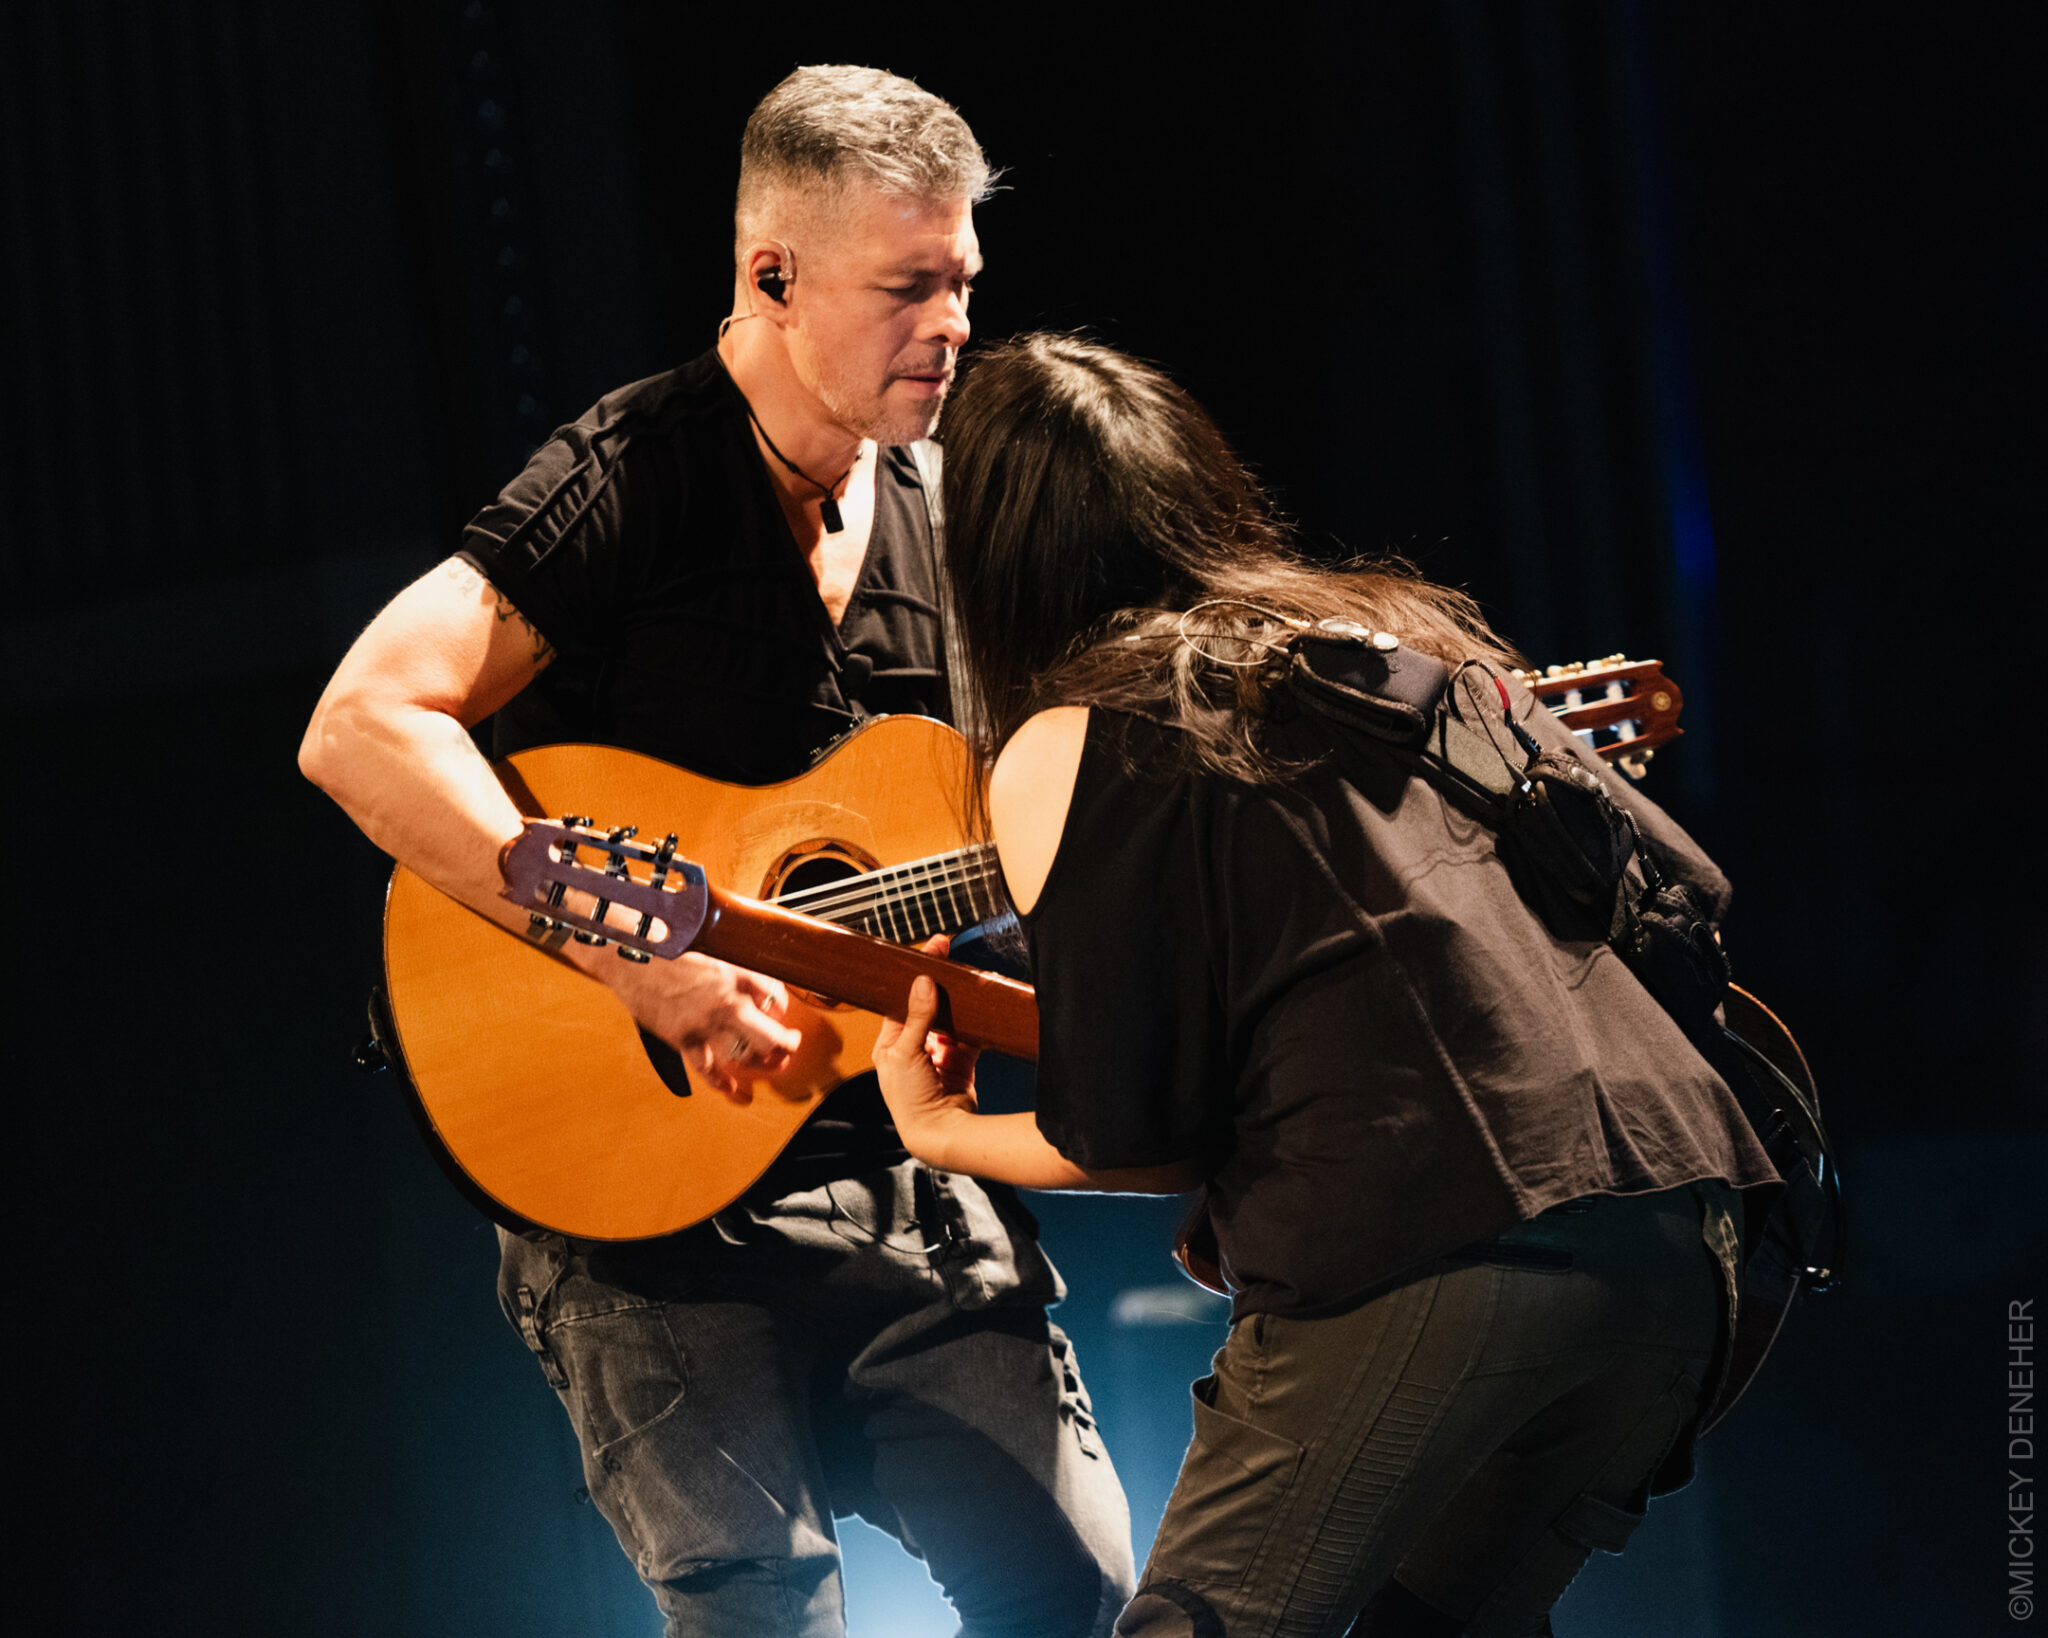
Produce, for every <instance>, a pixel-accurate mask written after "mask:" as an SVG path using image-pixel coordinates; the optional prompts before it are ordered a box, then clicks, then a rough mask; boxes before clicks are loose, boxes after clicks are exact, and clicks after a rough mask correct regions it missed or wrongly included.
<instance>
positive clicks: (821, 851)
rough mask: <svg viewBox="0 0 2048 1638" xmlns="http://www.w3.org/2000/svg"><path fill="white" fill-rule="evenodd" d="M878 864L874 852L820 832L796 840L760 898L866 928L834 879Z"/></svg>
mask: <svg viewBox="0 0 2048 1638" xmlns="http://www.w3.org/2000/svg"><path fill="white" fill-rule="evenodd" d="M880 868H881V861H880V860H879V859H877V858H875V857H874V855H873V854H870V853H866V852H863V851H862V850H861V849H859V848H856V847H852V846H850V845H849V844H847V843H845V842H841V841H837V840H834V839H833V838H831V837H828V836H820V837H816V838H814V839H812V840H811V841H808V842H799V843H797V844H796V846H794V847H792V848H789V849H788V850H786V851H785V852H784V853H783V854H782V856H781V857H780V858H778V859H777V860H776V861H775V863H774V864H773V865H771V866H770V867H769V870H768V876H767V879H766V880H765V881H764V882H763V883H762V884H761V897H762V898H764V899H774V900H780V901H784V902H786V903H787V904H788V906H789V908H790V909H792V910H801V911H802V912H803V913H804V914H805V915H807V916H818V917H821V918H822V919H824V920H826V921H836V922H839V923H841V924H842V925H844V926H848V927H855V928H859V929H860V930H861V931H863V932H865V931H868V930H869V929H868V927H867V926H866V924H865V922H864V921H863V918H862V916H861V914H860V910H859V907H858V906H856V905H853V904H851V903H849V902H848V901H847V900H846V899H844V898H841V897H840V896H838V895H836V894H834V893H833V892H832V891H831V889H832V887H833V886H834V884H836V883H839V882H847V881H851V880H853V879H854V878H855V877H856V876H865V875H867V874H869V873H870V872H871V871H875V870H879V869H880ZM789 993H790V994H791V995H794V996H797V997H798V998H800V999H801V1000H803V1001H806V1002H808V1003H809V1004H810V1005H811V1006H814V1007H817V1008H819V1009H821V1010H824V1011H830V1012H844V1011H847V1010H848V1009H847V1007H846V1006H845V1005H844V1004H843V1003H841V1002H838V1001H829V1000H827V999H826V998H825V997H824V996H822V995H817V994H815V993H813V992H812V991H810V990H799V989H796V988H794V987H792V988H791V990H790V992H789Z"/></svg>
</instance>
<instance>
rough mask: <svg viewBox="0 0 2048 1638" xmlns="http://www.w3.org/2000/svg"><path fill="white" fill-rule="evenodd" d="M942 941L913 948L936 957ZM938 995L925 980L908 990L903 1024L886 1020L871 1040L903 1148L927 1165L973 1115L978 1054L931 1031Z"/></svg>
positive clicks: (877, 1072) (941, 951) (940, 952)
mask: <svg viewBox="0 0 2048 1638" xmlns="http://www.w3.org/2000/svg"><path fill="white" fill-rule="evenodd" d="M947 943H948V941H947V940H946V939H944V938H934V939H929V940H927V941H926V942H925V943H924V944H922V945H920V946H919V948H920V949H922V950H924V952H925V953H926V954H927V955H938V956H942V955H944V954H945V953H946V947H947ZM938 1011H939V991H938V986H937V985H935V984H934V983H933V982H932V981H931V980H930V979H929V978H920V979H918V980H916V981H915V982H914V983H913V984H912V985H911V986H910V999H909V1002H908V1004H907V1005H906V1007H905V1008H904V1014H903V1021H902V1022H901V1023H900V1024H899V1023H898V1022H896V1020H894V1019H893V1018H892V1019H886V1020H884V1021H883V1024H882V1031H881V1034H879V1035H878V1036H877V1037H876V1038H875V1052H874V1058H875V1078H876V1079H877V1080H878V1081H880V1082H881V1085H882V1098H883V1100H884V1101H885V1102H886V1103H887V1104H888V1105H889V1113H890V1115H891V1117H892V1118H893V1119H894V1120H895V1122H896V1133H897V1136H899V1137H900V1138H902V1139H903V1146H904V1147H905V1148H906V1149H908V1150H909V1151H910V1152H911V1153H912V1154H914V1155H916V1156H917V1158H918V1159H920V1160H923V1161H925V1162H926V1163H927V1164H932V1165H939V1164H942V1163H941V1162H940V1161H939V1160H938V1159H937V1156H936V1153H935V1150H936V1148H937V1147H938V1144H939V1142H940V1141H941V1140H942V1139H943V1136H944V1134H945V1133H946V1132H948V1131H949V1130H956V1129H957V1127H956V1123H957V1122H959V1121H961V1120H963V1119H966V1118H969V1117H971V1116H973V1115H974V1113H975V1111H976V1107H977V1105H976V1103H975V1096H974V1064H975V1060H976V1059H977V1058H979V1057H980V1055H981V1054H980V1052H979V1051H978V1050H977V1049H975V1048H973V1047H970V1046H967V1045H965V1044H964V1043H962V1042H959V1041H956V1040H954V1039H953V1038H952V1037H951V1036H950V1035H944V1034H941V1033H939V1032H937V1031H935V1030H933V1028H932V1022H933V1020H934V1019H935V1018H937V1016H938Z"/></svg>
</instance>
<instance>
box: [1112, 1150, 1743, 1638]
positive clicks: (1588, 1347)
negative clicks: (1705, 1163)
mask: <svg viewBox="0 0 2048 1638" xmlns="http://www.w3.org/2000/svg"><path fill="white" fill-rule="evenodd" d="M1731 1199H1732V1196H1730V1195H1728V1193H1727V1191H1723V1190H1721V1189H1719V1188H1718V1187H1717V1186H1712V1185H1709V1186H1704V1187H1702V1188H1699V1189H1697V1190H1695V1189H1678V1190H1673V1191H1669V1192H1666V1193H1663V1194H1654V1195H1646V1196H1636V1197H1633V1198H1627V1199H1616V1198H1612V1197H1608V1198H1598V1199H1593V1200H1589V1201H1573V1202H1571V1203H1570V1204H1569V1205H1567V1206H1563V1207H1558V1208H1555V1209H1554V1210H1552V1211H1550V1212H1546V1213H1544V1214H1543V1215H1542V1216H1540V1217H1536V1218H1533V1219H1531V1220H1530V1221H1528V1222H1526V1223H1523V1224H1521V1225H1520V1226H1519V1227H1518V1228H1515V1229H1512V1230H1510V1231H1509V1232H1508V1233H1506V1234H1504V1235H1502V1236H1500V1237H1499V1239H1498V1240H1495V1241H1491V1242H1487V1243H1485V1244H1483V1245H1479V1246H1473V1247H1468V1248H1465V1249H1464V1250H1463V1251H1461V1252H1459V1253H1457V1254H1454V1255H1453V1256H1450V1257H1446V1258H1442V1259H1440V1260H1439V1261H1438V1262H1436V1263H1433V1264H1431V1265H1429V1266H1427V1267H1425V1268H1423V1269H1421V1270H1419V1271H1417V1272H1416V1273H1414V1274H1413V1275H1410V1276H1408V1277H1407V1278H1405V1279H1403V1280H1401V1281H1399V1282H1397V1283H1396V1284H1394V1285H1393V1286H1392V1287H1391V1288H1389V1289H1387V1290H1385V1291H1383V1292H1381V1293H1379V1294H1378V1295H1376V1296H1374V1297H1372V1298H1371V1300H1369V1301H1367V1302H1365V1303H1363V1304H1361V1305H1360V1306H1359V1307H1357V1308H1354V1309H1352V1310H1350V1311H1349V1312H1347V1313H1342V1314H1337V1315H1332V1316H1329V1317H1324V1318H1315V1319H1299V1318H1286V1317H1281V1316H1278V1315H1255V1316H1252V1317H1251V1318H1248V1319H1244V1320H1241V1321H1239V1322H1238V1323H1237V1324H1236V1325H1235V1326H1234V1327H1232V1330H1231V1334H1230V1338H1229V1340H1228V1341H1227V1342H1226V1343H1225V1344H1224V1347H1223V1349H1222V1351H1221V1352H1220V1353H1218V1354H1217V1356H1216V1366H1215V1374H1214V1375H1213V1376H1210V1377H1207V1378H1205V1379H1203V1380H1202V1381H1201V1382H1198V1383H1196V1384H1195V1436H1194V1441H1193V1443H1192V1444H1191V1445H1190V1446H1189V1448H1188V1454H1187V1458H1186V1461H1185V1462H1184V1463H1183V1465H1182V1467H1181V1473H1180V1479H1179V1482H1178V1483H1177V1484H1176V1486H1175V1488H1174V1492H1173V1496H1172V1499H1171V1500H1170V1501H1169V1502H1168V1503H1167V1508H1166V1517H1165V1518H1164V1520H1163V1521H1162V1522H1161V1524H1160V1527H1159V1536H1158V1539H1157V1541H1156V1542H1155V1544H1154V1546H1153V1550H1152V1557H1151V1560H1150V1562H1149V1563H1148V1564H1147V1565H1146V1567H1145V1576H1144V1582H1143V1584H1142V1585H1141V1586H1140V1588H1139V1590H1138V1594H1137V1597H1136V1598H1134V1599H1133V1600H1132V1602H1131V1605H1130V1607H1129V1609H1127V1610H1126V1611H1125V1612H1124V1615H1123V1618H1122V1619H1121V1620H1120V1621H1119V1622H1118V1623H1117V1628H1116V1630H1117V1633H1118V1634H1119V1635H1120V1638H1310V1635H1318V1638H1342V1635H1344V1634H1345V1633H1347V1632H1350V1633H1353V1634H1381V1633H1387V1634H1392V1633H1400V1634H1420V1633H1430V1634H1438V1633H1441V1634H1451V1633H1462V1634H1467V1635H1469V1638H1521V1635H1527V1634H1542V1633H1547V1632H1548V1631H1549V1630H1550V1629H1549V1611H1550V1608H1551V1606H1552V1605H1553V1604H1554V1603H1555V1602H1556V1601H1557V1599H1558V1598H1559V1597H1560V1596H1561V1595H1562V1594H1563V1592H1564V1590H1565V1588H1566V1587H1567V1586H1568V1585H1569V1584H1570V1582H1571V1580H1572V1578H1573V1576H1574V1575H1576V1574H1577V1572H1578V1570H1579V1568H1580V1566H1581V1565H1583V1564H1584V1562H1585V1560H1586V1557H1587V1555H1588V1554H1589V1553H1590V1552H1591V1551H1592V1550H1593V1549H1594V1548H1599V1549H1601V1550H1603V1551H1606V1552H1613V1553H1618V1552H1620V1551H1621V1549H1622V1546H1623V1545H1624V1543H1626V1542H1627V1540H1628V1538H1629V1535H1630V1533H1631V1532H1632V1531H1633V1530H1634V1529H1635V1527H1636V1524H1637V1523H1638V1522H1639V1521H1640V1520H1641V1518H1642V1515H1643V1510H1644V1508H1645V1507H1646V1506H1647V1505H1648V1502H1649V1497H1650V1492H1651V1488H1652V1484H1653V1481H1655V1480H1656V1479H1658V1478H1659V1477H1662V1478H1663V1479H1664V1480H1665V1482H1666V1484H1667V1485H1668V1484H1671V1483H1673V1482H1682V1479H1683V1477H1684V1476H1685V1475H1686V1474H1687V1473H1688V1472H1689V1467H1688V1465H1687V1463H1688V1460H1689V1451H1690V1439H1691V1432H1692V1427H1693V1424H1694V1420H1695V1416H1696V1413H1697V1411H1698V1408H1699V1406H1700V1404H1701V1402H1702V1400H1703V1397H1704V1395H1705V1390H1706V1389H1707V1388H1708V1387H1709V1383H1708V1380H1707V1378H1708V1372H1709V1369H1710V1363H1711V1361H1712V1360H1713V1358H1714V1355H1715V1348H1716V1340H1717V1338H1718V1337H1719V1335H1720V1334H1721V1332H1722V1328H1723V1323H1724V1318H1725V1316H1726V1313H1727V1305H1728V1298H1727V1294H1726V1293H1727V1290H1728V1285H1727V1277H1728V1276H1729V1275H1730V1274H1732V1269H1731V1268H1730V1267H1729V1266H1728V1264H1727V1262H1726V1260H1725V1259H1726V1258H1727V1257H1729V1256H1732V1253H1733V1248H1734V1246H1735V1244H1736V1242H1737V1239H1738V1237H1739V1228H1738V1227H1737V1225H1736V1224H1735V1223H1734V1222H1733V1220H1732V1219H1731V1216H1730V1207H1729V1201H1730V1200H1731ZM1660 1488H1661V1487H1660ZM1354 1622H1356V1623H1357V1624H1356V1625H1355V1626H1354V1625H1353V1623H1354Z"/></svg>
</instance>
